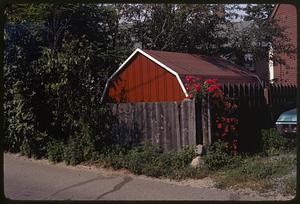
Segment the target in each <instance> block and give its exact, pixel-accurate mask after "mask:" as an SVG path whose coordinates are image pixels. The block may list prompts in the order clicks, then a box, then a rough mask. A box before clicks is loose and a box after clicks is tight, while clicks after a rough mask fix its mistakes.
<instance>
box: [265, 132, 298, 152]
mask: <svg viewBox="0 0 300 204" xmlns="http://www.w3.org/2000/svg"><path fill="white" fill-rule="evenodd" d="M295 148H296V138H286V137H283V136H281V135H279V133H278V132H277V130H276V129H275V128H271V129H266V130H262V151H263V153H265V154H267V155H277V154H279V153H281V152H288V151H291V150H293V149H295Z"/></svg>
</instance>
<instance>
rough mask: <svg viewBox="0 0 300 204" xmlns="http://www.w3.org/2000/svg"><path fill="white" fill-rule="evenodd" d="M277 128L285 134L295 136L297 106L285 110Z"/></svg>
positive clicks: (280, 132)
mask: <svg viewBox="0 0 300 204" xmlns="http://www.w3.org/2000/svg"><path fill="white" fill-rule="evenodd" d="M275 124H276V128H277V130H278V132H279V134H281V135H283V136H293V135H296V132H297V108H294V109H291V110H289V111H286V112H283V113H282V114H281V115H280V116H279V118H278V119H277V121H276V123H275Z"/></svg>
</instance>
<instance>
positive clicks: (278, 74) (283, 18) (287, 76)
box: [274, 4, 297, 85]
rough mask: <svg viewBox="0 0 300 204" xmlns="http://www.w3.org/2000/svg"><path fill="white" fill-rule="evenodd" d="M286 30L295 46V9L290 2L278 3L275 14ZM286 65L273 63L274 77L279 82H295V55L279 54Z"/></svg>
mask: <svg viewBox="0 0 300 204" xmlns="http://www.w3.org/2000/svg"><path fill="white" fill-rule="evenodd" d="M274 18H275V19H278V20H279V23H280V24H281V25H282V26H286V28H287V29H286V31H287V32H288V33H290V35H289V36H290V38H291V42H292V43H293V44H294V45H295V46H297V9H296V7H295V6H294V5H292V4H280V5H279V7H278V9H277V11H276V13H275V15H274ZM281 57H282V58H283V59H284V60H285V62H286V65H280V64H274V78H278V79H279V81H278V82H279V83H280V84H294V85H296V84H297V60H296V58H297V55H294V56H293V57H292V58H290V57H288V56H286V55H281Z"/></svg>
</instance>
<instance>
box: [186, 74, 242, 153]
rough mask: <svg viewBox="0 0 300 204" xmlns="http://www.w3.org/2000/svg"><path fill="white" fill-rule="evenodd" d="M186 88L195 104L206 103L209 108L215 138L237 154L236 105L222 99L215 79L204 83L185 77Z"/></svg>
mask: <svg viewBox="0 0 300 204" xmlns="http://www.w3.org/2000/svg"><path fill="white" fill-rule="evenodd" d="M186 81H187V83H186V87H187V91H188V93H189V98H195V100H196V102H197V103H200V104H201V103H207V104H209V105H210V106H211V110H212V111H211V112H212V115H213V116H214V118H213V120H212V121H213V123H212V124H213V125H214V129H215V130H216V131H215V132H216V136H217V138H218V139H221V140H222V141H224V142H227V143H229V147H230V149H231V151H232V152H233V154H234V155H236V154H237V148H238V147H237V142H238V141H237V129H238V118H237V109H238V107H237V105H236V104H235V103H234V101H233V100H231V99H230V98H228V97H224V93H223V91H222V90H221V86H220V84H218V82H217V80H216V79H207V80H205V81H204V82H202V81H203V80H201V79H200V78H198V79H195V77H192V76H186Z"/></svg>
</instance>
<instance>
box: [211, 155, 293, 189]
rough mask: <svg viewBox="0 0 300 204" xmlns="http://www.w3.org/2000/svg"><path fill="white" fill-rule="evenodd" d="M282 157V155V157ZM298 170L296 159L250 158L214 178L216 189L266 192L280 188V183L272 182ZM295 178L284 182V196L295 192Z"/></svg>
mask: <svg viewBox="0 0 300 204" xmlns="http://www.w3.org/2000/svg"><path fill="white" fill-rule="evenodd" d="M281 156H282V155H281ZM295 168H296V157H295V155H294V156H288V157H280V156H277V157H276V158H275V159H274V157H264V156H257V155H256V156H248V157H247V158H244V159H243V160H242V162H241V163H240V165H239V166H236V167H235V168H229V167H228V168H226V169H223V170H219V171H215V172H214V175H213V176H212V177H213V178H214V180H215V181H216V187H217V188H221V189H226V188H230V187H233V188H241V187H242V188H250V189H252V190H256V191H259V192H262V193H263V192H266V191H268V190H272V189H275V188H277V187H278V183H275V182H272V180H275V179H278V178H281V177H284V176H286V175H288V174H290V173H291V172H292V171H293V170H294V169H295ZM295 181H296V178H295V177H293V176H292V177H289V179H288V180H282V183H283V184H284V189H283V190H281V191H282V193H283V194H293V192H294V191H293V190H295Z"/></svg>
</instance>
